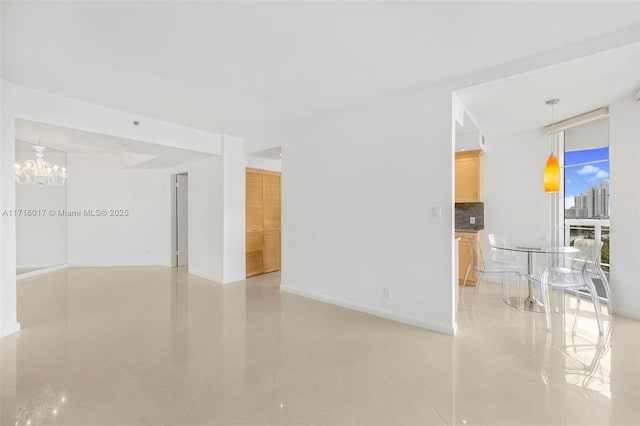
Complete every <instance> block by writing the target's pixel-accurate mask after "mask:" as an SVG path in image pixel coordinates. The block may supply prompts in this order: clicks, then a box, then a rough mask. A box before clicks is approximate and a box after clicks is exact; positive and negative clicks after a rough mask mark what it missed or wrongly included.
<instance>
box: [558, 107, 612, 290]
mask: <svg viewBox="0 0 640 426" xmlns="http://www.w3.org/2000/svg"><path fill="white" fill-rule="evenodd" d="M564 139H565V140H564V145H565V147H564V200H565V202H564V240H565V244H566V245H573V244H574V241H575V240H576V239H580V238H583V239H595V240H602V242H603V247H602V266H603V269H604V271H605V273H607V274H608V273H609V269H610V268H609V266H610V258H609V243H610V239H609V230H610V228H609V216H610V214H611V211H610V205H609V198H610V197H609V194H610V185H609V179H610V174H611V169H610V165H609V122H608V119H602V120H598V121H594V122H591V123H588V124H584V125H581V126H578V127H575V128H573V129H569V130H567V131H565V138H564ZM596 286H597V287H598V285H597V283H596ZM598 293H599V294H601V295H604V293H603V292H602V293H601V292H600V289H598Z"/></svg>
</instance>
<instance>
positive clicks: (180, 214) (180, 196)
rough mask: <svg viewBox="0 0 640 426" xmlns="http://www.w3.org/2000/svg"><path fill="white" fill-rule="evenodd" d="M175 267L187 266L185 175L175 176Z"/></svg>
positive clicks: (186, 178)
mask: <svg viewBox="0 0 640 426" xmlns="http://www.w3.org/2000/svg"><path fill="white" fill-rule="evenodd" d="M175 190H176V223H175V229H176V245H175V255H176V265H177V266H187V265H188V264H189V176H188V174H187V173H182V174H178V175H176V181H175Z"/></svg>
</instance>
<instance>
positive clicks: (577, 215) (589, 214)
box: [565, 180, 609, 219]
mask: <svg viewBox="0 0 640 426" xmlns="http://www.w3.org/2000/svg"><path fill="white" fill-rule="evenodd" d="M573 200H574V203H573V207H571V208H569V209H566V210H565V217H566V218H567V219H608V218H609V181H606V180H603V181H601V182H600V184H598V185H597V186H590V187H588V188H587V190H586V193H584V194H580V195H576V196H574V197H573Z"/></svg>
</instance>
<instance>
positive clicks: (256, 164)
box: [247, 155, 282, 172]
mask: <svg viewBox="0 0 640 426" xmlns="http://www.w3.org/2000/svg"><path fill="white" fill-rule="evenodd" d="M247 167H249V168H252V169H259V170H269V171H272V172H281V171H282V160H272V159H270V158H264V157H258V156H255V155H247Z"/></svg>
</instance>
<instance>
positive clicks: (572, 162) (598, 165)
mask: <svg viewBox="0 0 640 426" xmlns="http://www.w3.org/2000/svg"><path fill="white" fill-rule="evenodd" d="M602 180H609V147H604V148H598V149H586V150H583V151H566V152H565V153H564V184H565V187H564V195H565V208H566V209H568V208H569V207H572V206H573V197H574V196H575V195H580V194H583V193H584V192H585V191H586V189H587V187H589V186H596V185H598V184H599V183H600V181H602Z"/></svg>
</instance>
